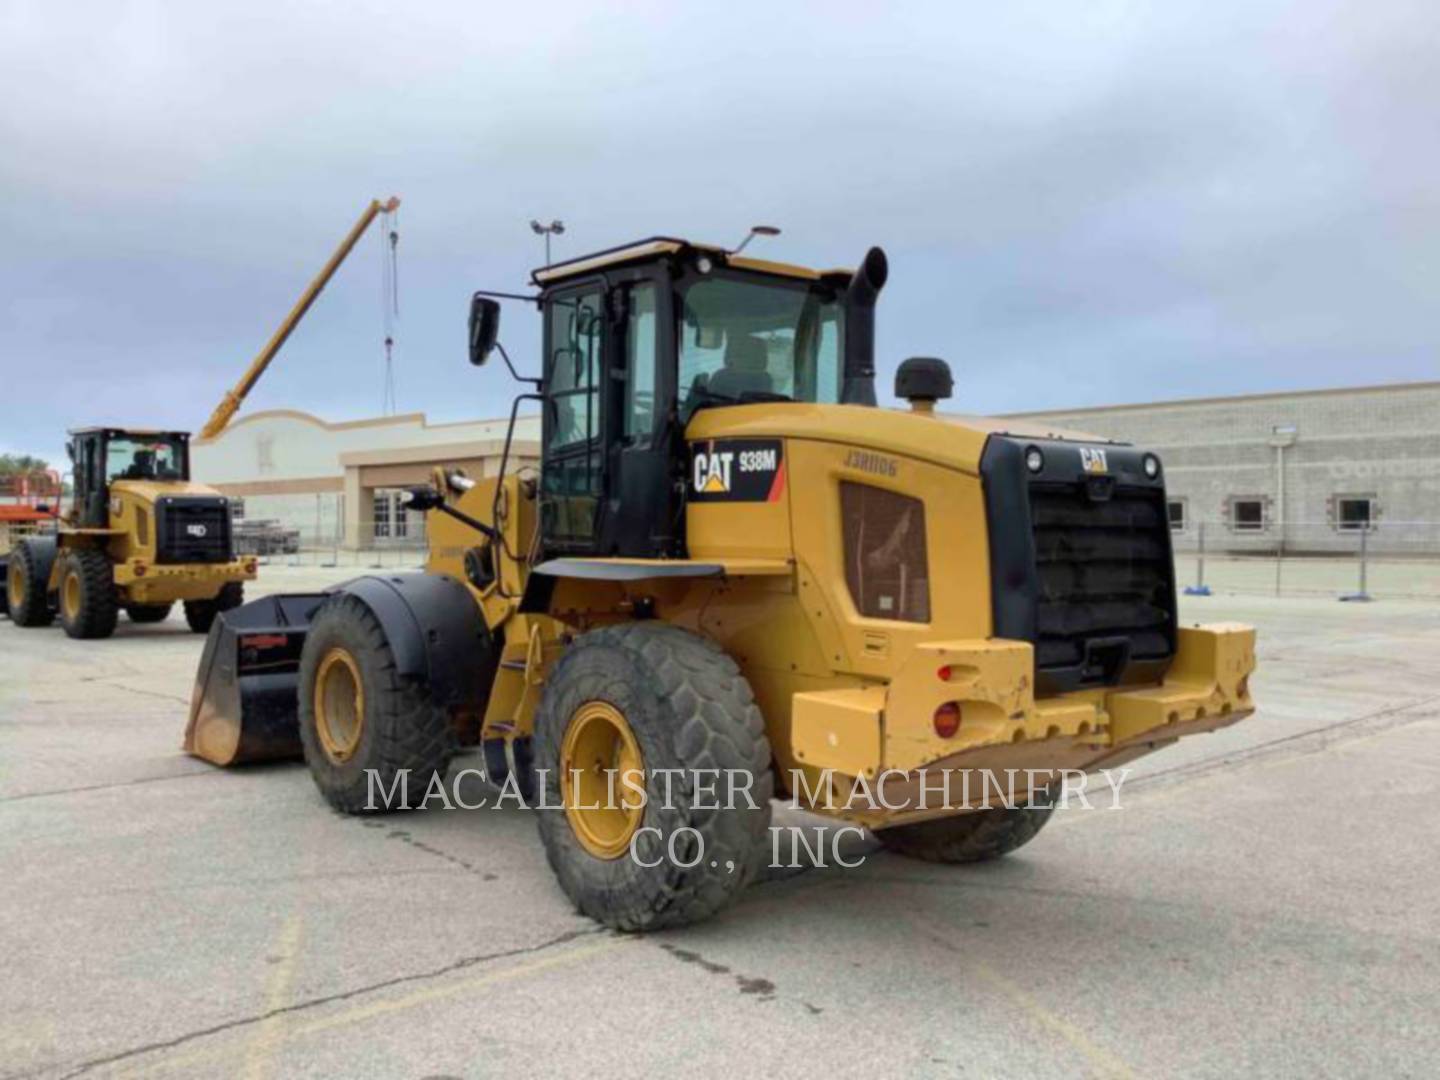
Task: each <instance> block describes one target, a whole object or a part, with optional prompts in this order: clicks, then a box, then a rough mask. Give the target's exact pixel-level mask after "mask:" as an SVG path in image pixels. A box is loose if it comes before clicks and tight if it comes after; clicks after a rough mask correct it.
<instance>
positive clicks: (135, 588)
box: [5, 427, 255, 638]
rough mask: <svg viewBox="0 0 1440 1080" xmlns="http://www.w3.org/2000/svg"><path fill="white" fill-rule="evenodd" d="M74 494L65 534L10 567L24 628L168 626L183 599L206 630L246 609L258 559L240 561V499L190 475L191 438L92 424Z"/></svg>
mask: <svg viewBox="0 0 1440 1080" xmlns="http://www.w3.org/2000/svg"><path fill="white" fill-rule="evenodd" d="M68 449H69V452H70V460H71V464H72V468H73V475H74V495H73V498H72V500H71V503H70V505H69V507H68V508H66V510H65V511H64V512H63V513H62V514H61V516H60V520H59V523H58V526H57V528H56V530H55V533H54V534H53V535H46V536H31V537H27V538H25V539H23V540H21V541H20V542H19V543H17V544H16V545H15V547H14V549H13V550H12V551H11V552H10V555H9V558H8V561H7V562H6V565H5V590H6V602H7V606H8V608H9V614H10V618H11V619H12V620H14V622H15V623H16V625H18V626H27V627H30V626H49V625H50V624H51V623H52V622H54V620H55V617H56V615H57V614H58V615H59V617H60V622H61V625H63V626H64V628H65V632H66V633H67V634H69V635H70V636H71V637H73V638H104V637H109V636H110V635H111V634H112V633H114V632H115V626H116V623H117V621H118V618H119V613H120V612H121V611H122V610H123V611H124V612H125V613H126V615H127V616H128V617H129V618H130V621H131V622H136V623H154V622H160V621H162V620H163V619H165V618H166V617H167V616H168V615H169V614H170V611H171V609H172V607H173V606H174V604H175V603H176V602H177V601H179V602H181V603H183V605H184V608H185V619H186V621H187V622H188V623H189V624H190V628H191V629H192V630H194V631H195V632H196V633H200V634H203V633H207V632H208V631H209V630H210V626H211V624H212V623H213V622H214V621H215V617H216V615H218V614H219V613H220V612H222V611H228V610H230V609H231V608H235V607H239V606H240V605H241V604H242V603H243V602H244V583H245V582H246V581H252V580H254V578H255V560H254V559H253V558H236V557H235V554H234V545H233V543H232V541H231V515H230V504H229V500H228V499H226V498H225V497H224V496H222V495H221V494H220V493H219V492H217V491H215V490H214V489H213V488H209V487H205V486H204V485H202V484H196V483H192V482H191V480H190V436H189V435H188V434H187V433H185V432H181V431H142V430H136V429H128V430H127V429H120V428H101V427H94V428H81V429H78V430H75V431H72V432H70V442H69V445H68Z"/></svg>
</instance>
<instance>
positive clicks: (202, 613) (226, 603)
mask: <svg viewBox="0 0 1440 1080" xmlns="http://www.w3.org/2000/svg"><path fill="white" fill-rule="evenodd" d="M244 602H245V583H244V582H241V581H227V582H226V583H225V584H224V585H222V586H220V591H219V592H218V593H216V594H215V595H214V596H212V597H211V598H210V599H209V600H186V601H185V621H186V622H187V623H189V624H190V629H191V630H194V631H195V633H197V634H208V633H209V632H210V627H211V625H212V624H213V623H214V622H215V616H216V615H219V614H220V613H221V612H222V611H229V610H230V609H231V608H237V607H239V606H240V605H241V604H243V603H244Z"/></svg>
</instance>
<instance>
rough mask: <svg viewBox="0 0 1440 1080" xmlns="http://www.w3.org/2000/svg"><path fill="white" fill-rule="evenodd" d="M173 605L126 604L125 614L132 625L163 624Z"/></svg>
mask: <svg viewBox="0 0 1440 1080" xmlns="http://www.w3.org/2000/svg"><path fill="white" fill-rule="evenodd" d="M174 606H175V605H174V604H126V605H125V614H126V615H128V616H129V618H130V621H131V622H133V623H157V622H164V621H165V620H166V619H168V618H169V617H170V609H171V608H172V607H174Z"/></svg>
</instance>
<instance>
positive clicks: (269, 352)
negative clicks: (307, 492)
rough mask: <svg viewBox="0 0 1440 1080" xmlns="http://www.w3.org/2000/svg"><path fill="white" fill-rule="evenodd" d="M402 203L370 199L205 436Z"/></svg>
mask: <svg viewBox="0 0 1440 1080" xmlns="http://www.w3.org/2000/svg"><path fill="white" fill-rule="evenodd" d="M399 206H400V200H399V198H397V197H395V196H393V195H392V196H391V197H390V198H389V199H387V200H386V201H385V202H383V203H382V202H381V201H380V200H379V199H372V200H371V201H370V205H369V206H367V207H366V208H365V212H364V213H362V214H361V215H360V219H359V220H358V221H356V222H355V225H354V227H353V228H351V230H350V232H349V233H348V234H346V236H345V239H344V240H342V241H340V246H339V247H337V248H336V249H335V253H334V254H333V255H331V256H330V260H329V262H327V263H326V264H325V265H324V267H322V268H321V270H320V273H319V274H317V275H316V276H315V280H314V281H312V282H310V285H309V287H308V288H307V289H306V290H305V291H304V292H303V293H302V294H301V295H300V299H299V300H298V301H296V303H295V306H294V307H293V308H291V309H290V313H289V314H288V315H286V316H285V320H284V321H283V322H282V323H281V324H280V326H279V327H278V328H277V329H276V331H275V333H273V334H272V335H270V340H269V341H267V342H266V343H265V347H264V348H263V349H261V350H260V352H259V354H258V355H257V356H256V357H255V359H254V360H252V361H250V366H249V367H248V368H246V369H245V374H243V375H241V376H240V381H239V382H237V383H236V384H235V385H234V386H233V387H232V388H231V389H229V390H227V391H225V396H224V397H223V398H221V399H220V404H219V405H217V406H215V411H214V412H213V413H211V414H210V419H209V420H208V421H206V423H205V426H204V427H203V428H202V429H201V430H200V437H201V438H203V439H213V438H214V437H215V436H216V435H219V434H220V433H221V432H222V431H224V430H225V427H226V425H227V424H229V423H230V418H231V417H232V416H234V415H235V413H236V412H237V411H238V410H239V408H240V406H241V404H242V403H243V402H244V401H245V396H246V395H247V394H249V393H250V391H251V389H252V388H253V387H254V386H255V384H256V383H257V382H258V381H259V380H260V376H261V375H263V374H265V369H266V368H267V367H269V366H270V361H271V360H274V359H275V354H276V353H278V352H279V351H280V348H281V346H282V345H284V344H285V340H286V339H287V338H288V337H289V336H290V334H291V332H292V331H293V330H294V329H295V327H296V326H298V325H299V323H300V320H301V319H303V318H304V317H305V313H306V312H307V311H309V310H310V305H311V304H313V303H314V302H315V298H316V297H317V296H319V295H320V292H321V290H322V289H324V288H325V286H326V285H327V284H328V283H329V281H330V279H331V278H332V277H333V276H334V275H335V271H336V270H338V269H340V264H341V263H343V262H344V261H345V257H346V256H347V255H349V254H350V251H351V249H352V248H354V246H355V245H356V244H357V243H359V241H360V237H362V236H363V235H365V230H366V229H368V228H369V227H370V223H371V222H372V221H374V220H375V217H376V215H377V214H380V213H386V214H389V213H392V212H393V211H395V210H396V209H398V208H399Z"/></svg>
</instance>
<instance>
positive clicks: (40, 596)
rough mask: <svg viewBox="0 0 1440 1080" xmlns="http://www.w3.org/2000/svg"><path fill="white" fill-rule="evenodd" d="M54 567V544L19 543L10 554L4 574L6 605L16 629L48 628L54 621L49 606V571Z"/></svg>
mask: <svg viewBox="0 0 1440 1080" xmlns="http://www.w3.org/2000/svg"><path fill="white" fill-rule="evenodd" d="M54 563H55V541H54V540H53V539H49V538H45V539H40V540H35V539H26V540H21V541H20V543H19V544H17V545H16V546H15V549H14V550H13V551H11V552H10V561H9V565H8V566H7V567H6V571H5V595H6V603H7V605H8V606H9V608H10V620H11V621H12V622H13V623H14V624H15V625H16V626H49V625H50V624H51V623H52V622H54V621H55V608H54V607H53V606H52V605H51V603H50V592H49V584H50V568H51V566H53V565H54Z"/></svg>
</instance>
